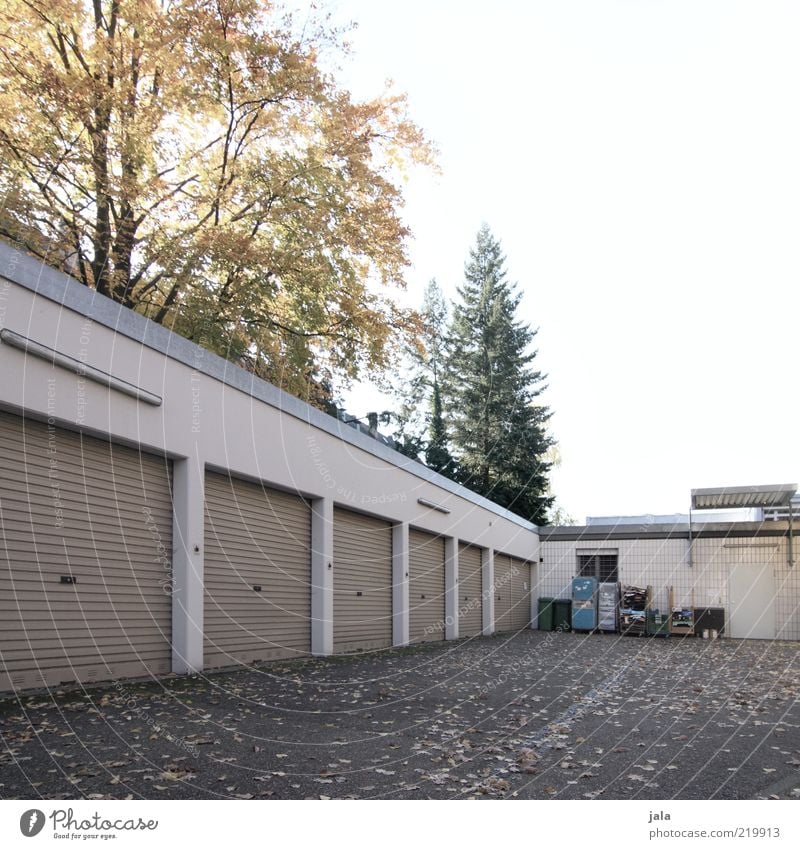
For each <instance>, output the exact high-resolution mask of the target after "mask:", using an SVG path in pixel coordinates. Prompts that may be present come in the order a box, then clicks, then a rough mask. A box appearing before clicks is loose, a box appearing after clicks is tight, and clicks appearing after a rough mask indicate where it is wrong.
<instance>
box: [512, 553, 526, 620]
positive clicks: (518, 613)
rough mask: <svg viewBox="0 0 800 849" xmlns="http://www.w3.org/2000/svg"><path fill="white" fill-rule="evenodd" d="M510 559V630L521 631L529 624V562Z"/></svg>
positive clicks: (514, 558)
mask: <svg viewBox="0 0 800 849" xmlns="http://www.w3.org/2000/svg"><path fill="white" fill-rule="evenodd" d="M509 560H510V561H511V613H510V619H511V630H512V631H521V630H522V629H523V628H529V627H530V624H531V564H530V563H528V562H527V561H525V560H519V559H518V558H516V557H511V558H509Z"/></svg>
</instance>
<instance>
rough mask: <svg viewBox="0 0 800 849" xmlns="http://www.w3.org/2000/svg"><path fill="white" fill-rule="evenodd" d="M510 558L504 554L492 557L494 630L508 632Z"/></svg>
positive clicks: (510, 624) (510, 625)
mask: <svg viewBox="0 0 800 849" xmlns="http://www.w3.org/2000/svg"><path fill="white" fill-rule="evenodd" d="M512 578H513V576H512V574H511V558H510V557H508V556H507V555H505V554H497V553H495V555H494V629H495V631H510V630H511V628H512V621H511V604H512V591H513V590H512Z"/></svg>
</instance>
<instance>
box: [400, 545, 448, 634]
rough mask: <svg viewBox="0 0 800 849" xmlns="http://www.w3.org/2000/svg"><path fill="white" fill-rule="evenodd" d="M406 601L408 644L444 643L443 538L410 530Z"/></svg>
mask: <svg viewBox="0 0 800 849" xmlns="http://www.w3.org/2000/svg"><path fill="white" fill-rule="evenodd" d="M408 602H409V636H410V639H411V642H412V643H426V642H431V641H433V640H443V639H444V637H445V630H444V620H445V605H444V539H443V538H442V537H437V536H435V535H434V534H428V533H425V532H424V531H417V530H414V529H413V528H412V529H411V530H410V531H409V534H408Z"/></svg>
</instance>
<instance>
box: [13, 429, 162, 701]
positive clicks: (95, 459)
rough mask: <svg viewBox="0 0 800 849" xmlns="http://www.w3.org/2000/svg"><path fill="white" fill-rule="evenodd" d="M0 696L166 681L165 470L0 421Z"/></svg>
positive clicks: (99, 445) (108, 447) (73, 438)
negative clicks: (154, 678) (78, 685)
mask: <svg viewBox="0 0 800 849" xmlns="http://www.w3.org/2000/svg"><path fill="white" fill-rule="evenodd" d="M0 466H1V467H2V470H3V471H2V476H0V537H2V539H0V690H8V689H23V688H27V687H40V686H43V685H46V686H57V685H59V684H61V683H66V682H71V681H80V682H84V683H85V682H90V681H101V680H111V679H115V678H122V677H128V676H145V675H158V674H163V673H167V672H169V671H170V666H171V653H172V651H171V630H172V608H171V599H170V590H171V583H170V582H171V578H172V574H171V556H172V502H171V498H170V475H171V464H170V462H169V461H165V460H164V458H158V457H154V456H152V455H150V454H144V453H140V452H138V451H136V450H133V449H130V448H124V447H121V446H119V445H113V444H110V443H108V442H104V441H101V440H98V439H94V438H92V437H89V436H85V435H81V434H79V433H73V432H72V431H67V430H63V429H61V428H57V427H55V426H53V425H46V424H41V423H38V422H33V421H31V420H25V421H23V420H22V419H21V418H19V417H18V416H12V415H9V414H6V413H0Z"/></svg>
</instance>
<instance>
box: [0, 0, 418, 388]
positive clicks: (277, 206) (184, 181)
mask: <svg viewBox="0 0 800 849" xmlns="http://www.w3.org/2000/svg"><path fill="white" fill-rule="evenodd" d="M344 49H345V48H344V45H343V43H342V41H341V33H339V32H338V31H336V30H335V29H334V28H332V27H331V26H330V25H329V23H328V22H327V21H326V20H325V19H321V18H314V19H311V20H308V21H304V22H303V26H302V28H301V27H300V25H299V24H298V22H297V21H296V20H295V19H293V17H292V16H291V15H290V14H288V13H284V12H282V11H281V10H280V9H279V8H278V7H277V6H276V5H275V4H273V3H271V2H264V0H172V1H170V0H160V2H159V0H6V3H5V4H4V5H3V9H2V11H0V166H1V167H0V234H2V236H4V237H5V238H7V239H10V240H13V241H14V242H15V243H17V244H20V245H22V246H24V247H25V248H26V249H27V250H28V251H30V252H32V253H33V254H35V255H37V256H39V257H41V258H43V259H44V260H46V261H47V262H50V263H52V264H54V265H57V266H59V267H61V268H63V269H65V270H67V271H68V272H69V273H70V274H72V275H73V276H75V277H76V278H77V279H78V280H80V281H81V282H82V283H84V284H85V285H86V286H89V287H91V288H94V289H96V290H97V291H98V292H101V293H102V294H104V295H107V296H108V297H110V298H113V299H114V300H116V301H118V302H119V303H121V304H124V305H125V306H127V307H130V308H131V309H134V310H137V311H138V312H141V313H143V314H145V315H147V316H149V317H150V318H152V319H154V320H155V321H157V322H160V323H163V324H166V325H167V326H169V327H172V328H174V329H175V330H177V331H178V332H180V333H182V334H184V335H186V336H188V337H189V338H192V339H194V340H195V341H198V342H200V343H202V344H204V345H206V346H208V347H210V348H212V349H215V350H217V351H219V352H220V353H222V354H224V355H226V356H229V357H230V358H232V359H234V360H236V361H237V362H240V363H241V364H243V365H245V366H246V367H248V368H250V369H251V370H253V371H255V372H256V373H258V374H260V375H262V376H265V377H267V378H268V379H270V380H272V381H274V382H276V383H278V384H279V385H281V386H283V387H284V388H287V389H288V390H290V391H292V392H294V393H295V394H298V395H301V396H305V397H309V398H310V400H312V401H316V402H320V401H321V400H322V399H321V398H320V397H319V389H320V386H321V384H324V378H325V377H326V375H328V376H329V375H338V376H340V377H343V378H345V379H347V378H353V377H355V376H356V375H358V374H359V373H360V372H361V371H362V370H363V369H365V368H370V369H374V368H377V369H380V368H382V367H384V366H385V365H386V364H387V360H388V357H389V354H390V351H391V350H392V347H393V342H394V340H395V339H396V337H397V336H398V332H402V331H403V330H404V329H409V328H413V316H412V315H411V314H409V313H407V312H404V311H403V310H401V309H400V308H398V307H397V306H396V305H395V304H394V303H393V302H392V299H391V287H393V286H397V285H402V281H403V273H404V269H405V266H406V265H407V257H406V252H405V250H406V248H405V245H406V240H407V237H408V235H409V233H408V231H407V229H406V227H405V226H404V224H403V222H402V220H401V218H400V210H401V207H402V201H403V196H402V188H401V186H402V175H403V172H404V170H405V169H406V168H408V167H409V166H412V165H414V164H423V165H430V164H431V163H432V151H431V148H430V146H429V144H428V143H427V141H426V139H425V137H424V135H423V133H422V131H421V130H420V129H419V128H418V127H417V126H416V125H415V124H414V123H413V122H412V121H411V120H410V119H409V117H408V115H407V109H406V102H405V99H404V97H403V96H401V95H397V94H393V93H391V92H388V93H386V94H384V95H383V96H381V97H378V98H376V99H373V100H369V101H363V102H360V101H357V100H355V99H354V98H353V97H352V96H351V95H350V93H349V92H348V91H346V90H345V89H343V88H342V87H341V86H340V85H339V84H338V83H337V82H336V80H335V78H334V77H333V76H332V75H331V74H330V73H326V72H325V70H324V69H323V67H322V63H321V60H320V52H321V51H323V50H324V51H328V52H330V53H333V54H335V55H338V53H337V51H342V50H344Z"/></svg>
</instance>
